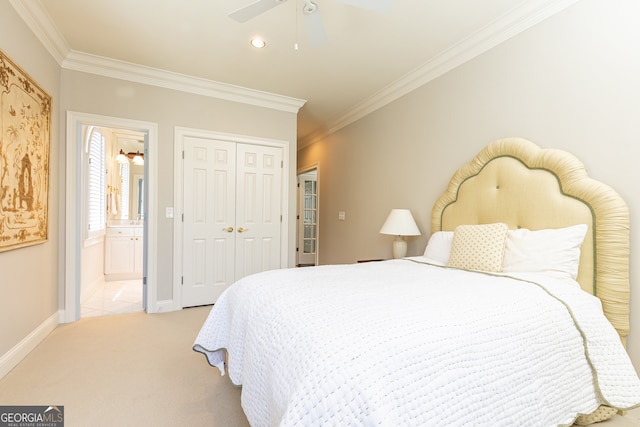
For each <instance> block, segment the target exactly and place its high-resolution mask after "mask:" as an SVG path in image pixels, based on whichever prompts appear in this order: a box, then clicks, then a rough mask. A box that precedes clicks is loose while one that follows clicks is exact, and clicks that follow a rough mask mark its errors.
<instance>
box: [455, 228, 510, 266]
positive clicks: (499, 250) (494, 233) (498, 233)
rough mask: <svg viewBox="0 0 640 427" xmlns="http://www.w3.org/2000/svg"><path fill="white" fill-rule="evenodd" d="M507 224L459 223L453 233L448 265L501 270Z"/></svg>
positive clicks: (507, 229)
mask: <svg viewBox="0 0 640 427" xmlns="http://www.w3.org/2000/svg"><path fill="white" fill-rule="evenodd" d="M507 231H509V228H508V227H507V224H504V223H501V222H498V223H495V224H480V225H459V226H457V227H456V229H455V231H454V233H453V242H452V244H451V255H450V256H449V263H448V265H449V266H450V267H456V268H464V269H467V270H481V271H496V272H497V271H502V262H503V259H504V250H505V243H506V239H507Z"/></svg>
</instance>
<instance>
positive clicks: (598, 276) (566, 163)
mask: <svg viewBox="0 0 640 427" xmlns="http://www.w3.org/2000/svg"><path fill="white" fill-rule="evenodd" d="M493 222H504V223H506V224H508V225H509V228H511V229H515V228H528V229H531V230H539V229H544V228H560V227H567V226H569V225H574V224H587V225H588V226H589V230H588V231H587V237H586V238H585V241H584V243H583V245H582V247H581V255H580V268H579V271H578V282H579V283H580V286H581V287H582V289H584V290H585V291H587V292H589V293H591V294H594V295H596V296H597V297H598V298H600V300H601V301H602V306H603V309H604V313H605V315H606V316H607V318H608V319H609V321H610V322H611V324H612V325H613V326H614V327H615V329H616V330H617V331H618V333H619V334H620V338H621V339H622V341H623V343H624V342H625V339H626V336H627V335H628V334H629V210H628V208H627V205H626V203H625V202H624V200H622V198H621V197H620V196H619V195H618V193H616V192H615V191H614V190H613V189H612V188H610V187H609V186H607V185H605V184H603V183H601V182H598V181H596V180H594V179H591V178H589V177H588V176H587V173H586V171H585V168H584V165H583V164H582V163H581V162H580V161H579V160H578V159H577V158H575V157H574V156H573V155H572V154H569V153H567V152H566V151H562V150H556V149H541V148H540V147H538V146H537V145H536V144H534V143H532V142H530V141H527V140H525V139H522V138H506V139H500V140H497V141H494V142H492V143H491V144H489V145H488V146H487V147H485V148H484V149H483V150H482V151H481V152H480V153H478V154H477V155H476V157H475V158H474V159H473V160H472V161H471V162H470V163H468V164H467V165H465V166H463V167H461V168H460V169H458V171H457V172H456V173H455V174H454V176H453V177H452V178H451V181H450V182H449V186H448V188H447V190H446V192H445V193H444V194H443V195H442V196H440V198H439V199H438V200H437V201H436V204H435V205H434V207H433V210H432V215H431V230H432V233H434V232H436V231H440V230H453V229H454V228H455V227H456V226H458V225H461V224H488V223H493Z"/></svg>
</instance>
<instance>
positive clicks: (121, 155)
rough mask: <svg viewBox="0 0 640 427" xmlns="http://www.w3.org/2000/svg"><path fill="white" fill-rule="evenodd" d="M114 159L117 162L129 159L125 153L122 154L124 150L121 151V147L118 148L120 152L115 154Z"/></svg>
mask: <svg viewBox="0 0 640 427" xmlns="http://www.w3.org/2000/svg"><path fill="white" fill-rule="evenodd" d="M116 160H117V161H118V163H127V162H128V161H129V159H127V155H126V154H124V151H122V148H121V149H120V152H119V153H118V155H117V156H116Z"/></svg>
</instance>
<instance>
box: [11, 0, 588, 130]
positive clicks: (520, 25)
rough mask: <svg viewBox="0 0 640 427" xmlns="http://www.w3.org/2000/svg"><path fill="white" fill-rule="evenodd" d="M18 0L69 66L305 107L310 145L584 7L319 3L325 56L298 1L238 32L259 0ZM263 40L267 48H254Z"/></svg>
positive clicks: (399, 0) (542, 0)
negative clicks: (161, 78) (240, 14)
mask: <svg viewBox="0 0 640 427" xmlns="http://www.w3.org/2000/svg"><path fill="white" fill-rule="evenodd" d="M10 1H11V3H12V4H13V5H14V8H16V10H17V11H18V13H19V14H20V15H21V16H22V17H23V19H24V20H25V22H27V24H29V25H30V26H31V27H32V29H33V30H34V32H35V33H36V35H38V37H40V39H41V40H42V41H43V43H44V44H45V46H47V47H48V48H49V50H50V51H51V52H52V54H53V55H54V57H56V59H57V60H58V61H60V63H61V65H62V66H63V67H64V66H70V65H69V63H70V61H69V59H70V58H74V60H75V61H76V62H77V59H78V58H83V61H84V62H91V63H92V64H93V69H94V70H95V67H96V66H97V67H104V68H105V69H106V68H109V67H110V65H109V64H110V63H109V61H110V60H117V61H124V62H125V63H127V66H132V64H136V65H141V66H144V67H151V69H154V70H164V71H169V72H172V73H179V74H180V75H181V78H183V77H186V76H191V77H195V78H197V81H198V82H200V81H201V79H205V80H207V81H213V82H219V83H224V84H227V85H234V86H240V87H243V88H249V89H253V90H257V91H261V92H268V93H270V94H277V95H284V96H286V97H292V98H297V99H300V100H306V101H307V102H306V103H305V104H304V106H303V107H302V108H301V110H300V112H299V116H298V137H299V139H300V140H302V141H303V142H304V141H311V140H312V139H313V138H314V137H317V136H318V135H322V134H324V133H325V132H326V131H331V130H335V129H337V128H340V127H341V126H343V125H345V124H348V123H349V122H351V121H353V120H355V119H357V118H359V117H361V116H362V115H364V114H366V113H367V112H370V111H373V110H374V109H376V108H378V107H379V106H381V105H384V104H385V103H388V102H390V101H391V100H393V99H396V98H397V97H399V96H401V95H402V94H404V93H406V92H408V91H410V90H412V89H413V88H415V87H418V86H420V85H421V84H424V83H426V82H427V81H429V80H431V79H433V78H435V77H437V76H438V75H441V74H442V73H444V72H446V71H448V70H449V69H451V68H453V67H455V66H457V65H459V64H460V63H462V62H464V61H466V60H469V59H470V58H472V57H474V56H476V55H478V54H480V53H482V52H484V51H486V50H487V49H490V48H491V47H493V46H495V45H496V44H498V43H500V42H502V41H504V40H506V39H508V38H509V37H511V36H513V35H515V34H517V33H519V32H520V31H523V30H526V29H527V28H529V27H530V26H531V25H534V24H536V23H537V22H539V21H541V20H542V19H545V18H546V17H548V16H550V15H552V14H554V13H556V12H558V11H559V10H562V9H564V8H565V7H567V6H568V5H570V4H572V3H574V2H575V1H577V0H482V1H480V0H446V1H443V0H438V1H436V0H395V2H394V5H393V8H392V10H391V12H389V13H380V12H374V11H370V10H365V9H361V8H357V7H354V6H349V5H345V4H342V3H341V2H340V0H315V1H316V2H317V4H318V5H319V9H320V12H321V16H322V19H323V22H324V26H325V28H326V32H327V35H328V39H329V42H328V43H327V44H326V45H324V46H322V47H318V48H314V47H312V46H310V45H309V43H308V40H307V34H306V29H305V26H304V20H303V19H302V18H301V16H302V15H301V13H302V12H301V11H300V7H301V5H302V4H303V3H304V2H303V1H302V0H288V1H287V2H285V3H282V4H280V5H278V6H276V7H274V8H273V9H271V10H269V11H267V12H265V13H264V14H262V15H260V16H258V17H256V18H254V19H252V20H250V21H248V22H246V23H242V24H241V23H238V22H236V21H234V20H232V19H230V18H229V17H228V16H227V15H228V14H229V13H230V12H233V11H235V10H236V9H238V8H240V7H242V6H245V5H247V4H250V3H252V2H253V1H254V0H89V1H87V0H10ZM274 1H275V0H274ZM297 16H300V18H299V19H297ZM255 35H259V36H261V37H263V38H264V39H265V40H266V41H267V47H266V48H264V49H262V50H256V49H255V48H252V47H251V46H250V45H249V39H250V38H251V37H253V36H255ZM296 42H297V43H298V45H299V49H298V50H297V51H296V50H294V43H296ZM105 58H108V59H105ZM144 70H146V72H149V69H147V68H144ZM182 75H184V76H182Z"/></svg>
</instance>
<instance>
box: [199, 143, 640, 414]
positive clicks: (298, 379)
mask: <svg viewBox="0 0 640 427" xmlns="http://www.w3.org/2000/svg"><path fill="white" fill-rule="evenodd" d="M431 232H432V234H431V237H430V239H429V242H428V244H427V247H426V249H425V252H424V254H423V255H422V256H416V257H409V258H405V259H400V260H389V261H382V262H371V263H361V264H353V265H327V266H318V267H307V268H298V269H283V270H276V271H267V272H263V273H258V274H255V275H252V276H248V277H245V278H243V279H241V280H239V281H238V282H236V283H235V284H234V285H232V286H231V287H230V288H228V289H227V290H226V291H225V292H224V293H223V294H222V296H221V297H220V298H219V299H218V301H217V302H216V304H215V305H214V307H213V308H212V310H211V313H210V314H209V316H208V318H207V320H206V321H205V323H204V324H203V326H202V328H201V330H200V332H199V334H198V336H197V338H196V340H195V343H194V347H193V348H194V350H196V351H198V352H201V353H203V354H204V355H205V356H206V358H207V361H208V362H209V364H211V365H212V366H215V367H217V368H218V369H219V370H220V371H221V373H222V374H225V373H228V374H229V376H230V379H231V381H232V382H233V383H234V384H236V385H239V386H240V385H241V386H242V395H241V396H242V397H241V403H242V408H243V410H244V412H245V414H246V415H247V419H248V420H249V422H250V423H251V425H252V426H276V425H280V426H294V425H295V426H312V425H318V426H319V425H322V426H326V425H336V426H343V425H367V426H374V425H375V426H398V425H406V426H430V425H433V426H443V425H473V426H514V425H528V426H537V425H539V426H549V425H571V424H573V423H574V422H575V423H578V424H581V425H586V424H590V423H594V422H597V421H601V420H603V419H607V418H609V417H611V416H612V415H613V414H615V413H616V412H623V411H625V410H628V409H631V408H635V407H637V406H638V405H639V404H640V380H639V379H638V376H637V374H636V372H635V370H634V368H633V366H632V364H631V362H630V360H629V357H628V355H627V353H626V351H625V348H624V344H625V339H626V336H627V335H628V333H629V219H628V209H627V207H626V204H625V203H624V201H623V200H622V199H621V198H620V197H619V195H618V194H617V193H616V192H615V191H614V190H612V189H611V188H610V187H608V186H606V185H604V184H602V183H600V182H597V181H595V180H593V179H591V178H589V177H588V176H587V174H586V172H585V169H584V166H583V165H582V164H581V162H580V161H578V160H577V159H576V158H575V157H574V156H573V155H571V154H569V153H567V152H564V151H561V150H554V149H541V148H539V147H538V146H537V145H536V144H534V143H532V142H530V141H527V140H524V139H521V138H508V139H501V140H498V141H495V142H493V143H491V144H489V145H488V146H487V147H485V148H484V149H483V150H482V151H481V152H480V153H479V154H478V155H477V156H476V157H475V158H474V159H473V160H472V161H471V162H470V163H468V164H466V165H464V166H463V167H461V168H460V169H459V170H458V171H457V172H456V173H455V175H454V176H453V177H452V178H451V180H450V183H449V185H448V188H447V189H446V191H445V192H444V193H443V194H442V196H441V197H440V198H439V199H438V200H437V202H436V203H435V205H434V206H433V208H432V215H431Z"/></svg>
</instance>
